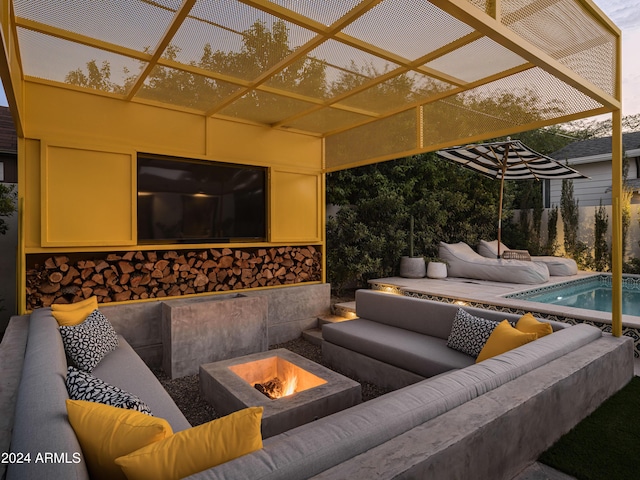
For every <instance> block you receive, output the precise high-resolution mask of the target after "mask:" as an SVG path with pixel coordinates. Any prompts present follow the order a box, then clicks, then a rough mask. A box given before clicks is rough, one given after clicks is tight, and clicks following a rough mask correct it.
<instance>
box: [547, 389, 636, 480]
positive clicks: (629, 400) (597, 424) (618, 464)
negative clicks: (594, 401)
mask: <svg viewBox="0 0 640 480" xmlns="http://www.w3.org/2000/svg"><path fill="white" fill-rule="evenodd" d="M639 459H640V377H633V378H632V379H631V381H630V382H629V383H628V384H627V385H626V386H625V387H624V388H622V390H620V391H619V392H618V393H616V394H615V395H613V396H612V397H611V398H609V399H608V400H607V401H605V402H604V403H603V404H602V405H600V406H599V407H598V408H597V409H596V410H595V411H594V412H593V413H592V414H591V415H589V416H588V417H587V418H585V419H584V420H583V421H582V422H580V423H579V424H578V425H576V427H575V428H574V429H573V430H571V431H570V432H569V433H567V434H566V435H564V436H563V437H562V438H560V440H558V441H557V442H556V443H555V444H554V445H553V446H552V447H551V448H550V449H549V450H547V451H546V452H544V453H543V454H542V455H541V457H540V459H539V461H540V462H542V463H544V464H546V465H549V466H550V467H553V468H555V469H557V470H560V471H561V472H564V473H566V474H568V475H572V476H574V477H576V478H577V479H578V480H602V479H615V480H637V479H638V478H640V468H639V467H638V460H639Z"/></svg>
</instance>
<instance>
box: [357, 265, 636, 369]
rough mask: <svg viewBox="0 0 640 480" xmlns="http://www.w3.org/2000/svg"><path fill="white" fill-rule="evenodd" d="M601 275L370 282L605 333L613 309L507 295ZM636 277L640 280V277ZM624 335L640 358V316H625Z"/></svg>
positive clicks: (399, 291) (383, 288)
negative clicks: (539, 280)
mask: <svg viewBox="0 0 640 480" xmlns="http://www.w3.org/2000/svg"><path fill="white" fill-rule="evenodd" d="M598 275H607V274H606V273H605V274H603V273H600V272H583V271H581V272H578V275H575V276H569V277H550V280H549V281H548V282H546V283H545V284H543V285H522V284H512V283H502V282H488V281H484V280H473V279H468V278H457V277H448V278H444V279H431V278H419V279H411V278H402V277H388V278H380V279H374V280H369V284H370V286H371V288H372V289H374V290H380V291H386V292H390V293H396V294H400V295H406V296H410V297H415V298H424V299H427V300H435V301H439V302H445V303H457V304H459V305H461V306H465V305H467V306H470V307H478V308H484V309H487V310H493V311H500V312H505V313H514V314H520V315H523V314H525V313H527V312H533V313H534V314H535V315H536V316H537V317H539V318H545V319H549V320H555V321H559V322H564V323H569V324H571V325H575V324H578V323H586V324H589V325H593V326H595V327H598V328H600V329H601V330H602V331H603V332H606V333H611V319H612V315H611V312H599V311H595V310H586V309H582V308H575V307H566V306H561V305H552V304H545V303H539V302H531V301H527V300H524V299H521V298H507V297H506V295H517V294H519V293H523V292H526V291H531V290H533V289H536V288H549V287H552V286H554V285H557V284H560V283H566V282H568V281H571V280H579V279H582V278H584V279H587V278H591V277H593V276H598ZM609 275H610V274H609ZM637 277H639V279H640V276H637ZM622 334H623V335H625V336H628V337H631V338H632V339H633V341H634V355H635V356H636V357H640V317H639V316H633V315H622Z"/></svg>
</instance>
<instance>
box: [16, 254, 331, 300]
mask: <svg viewBox="0 0 640 480" xmlns="http://www.w3.org/2000/svg"><path fill="white" fill-rule="evenodd" d="M89 257H90V258H89ZM321 265H322V258H321V253H320V251H319V250H318V249H317V248H315V247H313V246H306V247H290V246H287V247H271V248H247V249H230V248H222V249H217V248H210V249H201V250H184V251H183V250H180V251H177V250H171V251H166V252H156V251H129V252H121V253H111V254H107V255H104V256H98V255H95V254H94V255H88V256H87V259H83V260H77V261H74V262H72V261H70V259H69V257H68V256H66V255H54V256H51V257H49V258H47V259H46V260H45V261H44V263H42V264H36V265H33V266H32V268H29V269H28V270H27V308H28V309H35V308H39V307H47V306H49V305H51V304H53V303H72V302H75V301H78V300H82V299H85V298H88V297H90V296H92V295H95V296H97V297H98V302H99V303H106V302H121V301H127V300H138V299H146V298H160V297H176V296H180V295H189V294H198V293H205V292H219V291H227V290H238V289H246V288H256V287H268V286H274V285H285V284H294V283H303V282H311V281H319V280H321Z"/></svg>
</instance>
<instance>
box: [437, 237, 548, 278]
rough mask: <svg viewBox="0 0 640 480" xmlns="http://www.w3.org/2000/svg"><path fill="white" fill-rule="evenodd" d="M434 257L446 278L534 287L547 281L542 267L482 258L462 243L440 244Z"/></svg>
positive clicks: (529, 263)
mask: <svg viewBox="0 0 640 480" xmlns="http://www.w3.org/2000/svg"><path fill="white" fill-rule="evenodd" d="M438 256H439V257H440V258H441V259H443V260H444V261H445V262H447V274H448V276H450V277H460V278H475V279H477V280H488V281H493V282H505V283H522V284H527V285H534V284H538V283H545V282H548V281H549V269H548V268H547V266H546V265H545V264H544V263H536V262H528V261H522V260H503V259H496V258H487V257H483V256H482V255H479V254H478V253H476V252H475V251H474V250H473V249H472V248H471V247H470V246H469V245H467V244H466V243H464V242H459V243H444V242H440V247H439V253H438Z"/></svg>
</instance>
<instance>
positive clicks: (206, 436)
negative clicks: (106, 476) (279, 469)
mask: <svg viewBox="0 0 640 480" xmlns="http://www.w3.org/2000/svg"><path fill="white" fill-rule="evenodd" d="M262 410H263V408H262V407H250V408H245V409H243V410H239V411H237V412H234V413H232V414H230V415H227V416H226V417H222V418H218V419H216V420H212V421H210V422H208V423H205V424H203V425H198V426H197V427H193V428H189V429H187V430H182V431H181V432H178V433H176V434H175V435H172V436H171V437H169V438H166V439H164V440H162V441H160V442H156V443H153V444H151V445H148V446H146V447H144V448H141V449H140V450H137V451H135V452H133V453H130V454H129V455H126V456H123V457H120V458H118V459H116V464H118V465H120V467H122V471H123V472H124V474H125V475H126V476H127V478H128V479H129V480H147V479H151V478H153V479H154V480H168V479H179V478H183V477H188V476H189V475H193V474H194V473H198V472H201V471H203V470H206V469H208V468H211V467H215V466H216V465H220V464H221V463H225V462H228V461H229V460H233V459H234V458H237V457H240V456H242V455H246V454H247V453H251V452H253V451H255V450H260V449H261V448H262V435H261V433H260V425H261V423H262Z"/></svg>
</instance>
